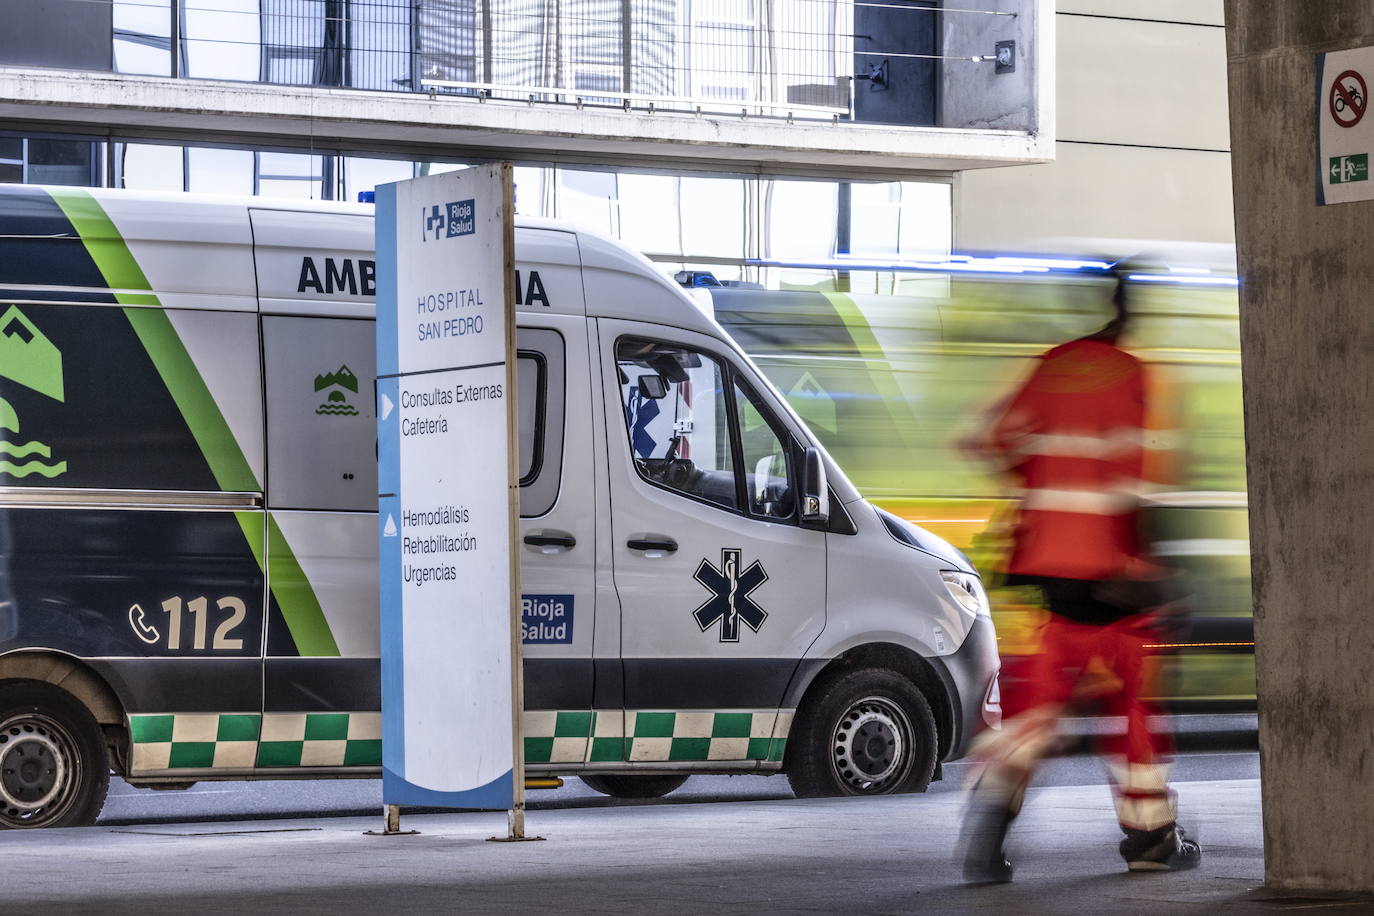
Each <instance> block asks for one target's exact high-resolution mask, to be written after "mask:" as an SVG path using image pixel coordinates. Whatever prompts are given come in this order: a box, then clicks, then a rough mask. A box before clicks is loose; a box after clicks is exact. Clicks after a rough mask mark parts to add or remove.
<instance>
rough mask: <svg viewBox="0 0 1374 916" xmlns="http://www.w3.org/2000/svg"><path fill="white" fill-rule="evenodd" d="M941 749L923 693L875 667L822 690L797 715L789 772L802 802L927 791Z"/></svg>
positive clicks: (789, 745) (835, 679) (838, 678)
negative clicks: (851, 796)
mask: <svg viewBox="0 0 1374 916" xmlns="http://www.w3.org/2000/svg"><path fill="white" fill-rule="evenodd" d="M937 749H938V741H937V737H936V731H935V716H934V715H933V714H932V713H931V711H930V704H929V703H928V702H926V698H925V696H924V695H922V693H921V691H920V690H918V689H917V688H916V686H915V685H914V684H912V683H911V681H910V680H908V679H907V678H904V677H902V676H901V675H900V674H898V673H897V672H895V671H889V670H886V669H882V668H871V669H865V670H862V671H850V672H848V673H845V674H840V675H836V676H832V677H830V678H828V679H826V680H825V681H823V682H821V683H820V684H817V685H816V687H815V689H814V690H813V692H812V693H811V694H810V695H809V696H808V697H807V698H806V700H805V702H804V703H803V705H802V708H801V709H799V710H798V711H797V721H796V723H795V724H794V725H793V726H792V734H791V735H790V736H789V737H788V740H787V753H786V757H785V758H784V761H783V766H784V769H785V770H786V772H787V781H788V782H789V783H791V784H792V791H793V792H794V793H795V794H796V796H797V797H798V798H820V797H826V796H833V795H891V794H894V793H898V792H924V791H925V790H926V787H927V786H929V785H930V780H931V777H932V776H933V775H934V773H935V756H936V753H937Z"/></svg>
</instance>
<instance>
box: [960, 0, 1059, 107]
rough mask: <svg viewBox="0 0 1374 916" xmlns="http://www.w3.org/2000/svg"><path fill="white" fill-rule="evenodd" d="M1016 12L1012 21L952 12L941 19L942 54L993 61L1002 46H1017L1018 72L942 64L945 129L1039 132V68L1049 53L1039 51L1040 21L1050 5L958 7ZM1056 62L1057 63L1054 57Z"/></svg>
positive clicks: (1013, 2) (1006, 0)
mask: <svg viewBox="0 0 1374 916" xmlns="http://www.w3.org/2000/svg"><path fill="white" fill-rule="evenodd" d="M955 5H956V6H959V7H961V8H977V9H986V10H996V11H999V12H1013V13H1016V14H1017V15H1016V16H1015V17H1012V16H984V15H980V14H978V13H962V12H948V13H945V14H943V15H942V16H941V20H942V24H943V28H942V29H941V41H940V48H941V51H940V53H942V54H945V55H948V56H953V57H983V56H990V55H991V54H992V53H993V51H994V49H995V48H996V45H997V42H999V41H1015V42H1016V60H1015V64H1016V70H1015V71H1014V72H1012V73H998V72H997V68H996V66H995V65H994V64H993V63H992V62H990V61H979V62H976V63H975V62H973V61H967V60H945V61H941V80H940V126H941V127H960V128H975V129H979V130H1035V129H1036V126H1037V113H1036V110H1035V109H1036V106H1035V102H1036V99H1035V86H1036V79H1035V75H1036V69H1037V67H1038V66H1039V65H1040V62H1041V61H1042V60H1044V59H1045V52H1046V50H1047V49H1045V48H1042V47H1039V44H1040V42H1039V38H1040V36H1038V35H1037V34H1036V24H1037V19H1038V17H1039V16H1040V15H1041V11H1042V10H1044V15H1050V13H1049V10H1048V9H1047V8H1046V5H1044V4H1037V3H1035V2H1030V0H987V2H984V3H978V4H955ZM1049 60H1050V61H1053V55H1052V54H1051V56H1050V58H1049Z"/></svg>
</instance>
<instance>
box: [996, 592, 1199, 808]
mask: <svg viewBox="0 0 1374 916" xmlns="http://www.w3.org/2000/svg"><path fill="white" fill-rule="evenodd" d="M1152 622H1153V618H1152V616H1151V615H1149V614H1136V615H1133V616H1131V617H1127V618H1125V619H1123V620H1119V621H1117V622H1115V623H1109V624H1101V625H1095V624H1083V623H1074V622H1073V621H1070V620H1068V619H1066V618H1064V617H1060V616H1059V615H1055V614H1052V615H1051V616H1050V621H1049V623H1048V624H1046V627H1045V631H1044V634H1043V640H1042V646H1043V648H1042V651H1041V653H1040V654H1039V655H1037V656H1035V657H1034V658H1033V659H1032V660H1031V661H1030V663H1029V665H1028V675H1029V676H1028V678H1027V683H1026V685H1025V688H1024V689H1025V691H1026V695H1025V700H1026V707H1025V711H1023V712H1021V713H1019V714H1017V715H1015V716H1013V717H1011V718H1009V719H1007V720H1006V721H1005V722H1004V723H1003V725H1002V729H1001V731H990V732H985V733H984V736H983V737H982V739H980V741H979V746H978V747H977V748H976V749H975V751H974V755H973V756H974V761H975V767H974V773H973V777H972V778H973V783H974V786H973V792H974V799H975V801H976V802H984V803H989V804H1003V805H1006V806H1007V808H1008V809H1009V810H1010V811H1011V813H1012V814H1015V813H1016V812H1018V811H1019V810H1020V808H1021V803H1022V801H1023V799H1024V795H1025V790H1026V787H1027V786H1028V785H1029V783H1030V779H1031V777H1032V775H1034V772H1035V768H1036V766H1037V765H1038V764H1039V762H1040V760H1042V759H1043V758H1044V757H1045V756H1046V755H1047V754H1048V753H1050V752H1051V751H1052V750H1053V749H1054V747H1055V745H1056V744H1057V742H1058V732H1057V728H1058V720H1059V718H1060V716H1062V715H1063V714H1064V713H1065V712H1066V711H1070V710H1074V709H1076V708H1077V709H1085V708H1087V707H1088V706H1089V705H1093V706H1095V708H1096V709H1097V711H1099V712H1101V713H1102V714H1103V715H1107V716H1119V717H1124V719H1125V722H1126V730H1125V732H1124V733H1117V734H1112V735H1109V736H1107V737H1106V738H1105V739H1104V740H1103V742H1102V744H1101V751H1102V753H1103V755H1104V756H1105V757H1106V758H1107V764H1108V769H1109V771H1110V774H1111V779H1112V789H1113V795H1114V797H1115V800H1116V809H1117V818H1118V820H1119V821H1120V823H1121V826H1122V828H1123V829H1125V830H1157V829H1159V828H1160V827H1165V826H1168V825H1170V824H1172V823H1173V822H1174V814H1175V803H1174V795H1173V793H1172V792H1171V791H1170V790H1169V787H1168V767H1169V764H1168V755H1169V754H1170V753H1171V752H1172V750H1173V747H1172V743H1173V742H1172V739H1171V737H1170V735H1169V734H1168V733H1167V732H1155V731H1152V730H1151V727H1150V719H1151V717H1152V716H1154V715H1156V713H1157V709H1156V708H1155V707H1154V705H1153V704H1152V703H1150V702H1149V701H1148V700H1147V699H1146V697H1148V696H1152V695H1154V694H1155V690H1154V686H1153V684H1151V683H1150V682H1149V681H1150V676H1149V674H1148V672H1149V671H1150V668H1149V667H1148V666H1147V665H1146V664H1145V660H1146V656H1147V654H1148V652H1149V650H1148V649H1146V648H1145V647H1146V646H1147V645H1149V644H1151V643H1153V642H1155V641H1156V640H1157V639H1158V638H1159V637H1158V633H1157V631H1156V630H1155V629H1154V628H1153V627H1152V626H1151V624H1152ZM1098 704H1100V705H1098Z"/></svg>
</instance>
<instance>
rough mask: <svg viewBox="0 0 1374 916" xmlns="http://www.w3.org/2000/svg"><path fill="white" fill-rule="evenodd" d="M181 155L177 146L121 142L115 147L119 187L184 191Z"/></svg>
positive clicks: (141, 189) (184, 174) (184, 179)
mask: <svg viewBox="0 0 1374 916" xmlns="http://www.w3.org/2000/svg"><path fill="white" fill-rule="evenodd" d="M184 155H185V153H184V150H183V149H182V148H181V147H179V146H157V145H154V144H150V143H121V144H119V145H118V146H116V148H115V161H116V163H117V165H118V168H119V180H120V187H123V188H137V189H138V190H140V191H184V190H186V172H185V169H184V167H183V166H184V164H185V162H184Z"/></svg>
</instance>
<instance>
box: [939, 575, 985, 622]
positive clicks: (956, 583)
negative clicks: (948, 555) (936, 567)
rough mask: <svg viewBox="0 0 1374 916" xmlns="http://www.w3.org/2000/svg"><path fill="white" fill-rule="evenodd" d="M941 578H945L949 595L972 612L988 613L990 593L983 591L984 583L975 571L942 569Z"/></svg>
mask: <svg viewBox="0 0 1374 916" xmlns="http://www.w3.org/2000/svg"><path fill="white" fill-rule="evenodd" d="M940 578H941V579H943V580H945V588H946V589H947V590H948V591H949V596H950V597H951V598H953V599H954V600H955V601H957V602H959V605H960V606H961V607H962V608H963V609H964V610H966V611H968V612H969V613H971V614H984V615H985V614H988V613H989V611H988V594H987V592H985V591H983V583H982V582H981V581H980V580H979V578H978V577H977V576H975V575H973V573H966V572H956V571H955V570H952V569H942V570H940Z"/></svg>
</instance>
